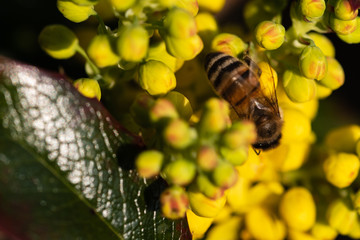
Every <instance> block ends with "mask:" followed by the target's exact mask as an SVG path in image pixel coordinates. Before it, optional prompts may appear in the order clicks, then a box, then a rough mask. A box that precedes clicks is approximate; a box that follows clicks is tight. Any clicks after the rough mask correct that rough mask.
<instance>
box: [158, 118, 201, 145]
mask: <svg viewBox="0 0 360 240" xmlns="http://www.w3.org/2000/svg"><path fill="white" fill-rule="evenodd" d="M163 137H164V140H165V142H166V143H167V144H168V145H170V146H171V147H173V148H176V149H184V148H187V147H188V146H189V145H190V144H191V143H193V141H194V140H195V138H196V132H195V131H194V129H192V128H190V126H189V124H188V123H187V122H185V121H184V120H182V119H173V120H172V121H171V122H170V123H169V124H168V125H167V126H166V127H165V129H164V132H163Z"/></svg>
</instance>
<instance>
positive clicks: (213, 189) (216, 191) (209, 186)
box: [196, 174, 224, 199]
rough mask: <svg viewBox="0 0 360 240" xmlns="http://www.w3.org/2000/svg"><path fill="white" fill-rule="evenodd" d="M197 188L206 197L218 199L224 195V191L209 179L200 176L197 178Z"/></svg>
mask: <svg viewBox="0 0 360 240" xmlns="http://www.w3.org/2000/svg"><path fill="white" fill-rule="evenodd" d="M196 186H197V188H198V189H199V191H200V192H201V193H202V194H204V195H205V196H206V197H208V198H211V199H218V198H220V197H222V196H223V195H224V189H222V188H220V187H217V186H215V185H214V184H213V183H212V182H211V181H210V179H209V178H208V177H206V176H205V175H203V174H200V175H198V176H197V177H196Z"/></svg>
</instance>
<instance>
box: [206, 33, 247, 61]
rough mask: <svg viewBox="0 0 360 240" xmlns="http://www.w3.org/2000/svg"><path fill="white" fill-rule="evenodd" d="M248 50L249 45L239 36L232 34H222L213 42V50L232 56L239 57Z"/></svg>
mask: <svg viewBox="0 0 360 240" xmlns="http://www.w3.org/2000/svg"><path fill="white" fill-rule="evenodd" d="M246 48H247V44H246V43H245V42H244V41H243V40H242V39H241V38H239V37H238V36H236V35H234V34H230V33H220V34H218V35H216V36H215V37H214V39H213V40H212V42H211V49H212V50H213V51H217V52H224V53H227V54H229V55H231V56H234V57H236V56H238V55H239V54H240V53H242V52H243V51H244V50H245V49H246Z"/></svg>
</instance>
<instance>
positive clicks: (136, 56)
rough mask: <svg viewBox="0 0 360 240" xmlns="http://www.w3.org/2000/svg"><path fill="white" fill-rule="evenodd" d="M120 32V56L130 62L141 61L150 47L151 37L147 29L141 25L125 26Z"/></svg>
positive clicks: (118, 42)
mask: <svg viewBox="0 0 360 240" xmlns="http://www.w3.org/2000/svg"><path fill="white" fill-rule="evenodd" d="M119 32H120V34H119V38H118V40H117V50H118V54H119V56H120V57H121V58H122V59H123V60H125V61H129V62H139V61H141V60H142V59H143V58H144V57H145V56H146V54H147V50H148V47H149V35H148V32H147V31H146V29H145V28H144V27H142V26H140V25H137V26H123V27H122V28H121V29H120V30H119Z"/></svg>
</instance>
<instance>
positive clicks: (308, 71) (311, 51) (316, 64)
mask: <svg viewBox="0 0 360 240" xmlns="http://www.w3.org/2000/svg"><path fill="white" fill-rule="evenodd" d="M299 69H300V71H301V73H302V74H303V75H304V76H305V77H306V78H310V79H316V80H321V79H323V78H324V77H325V76H326V73H327V61H326V57H325V55H324V54H323V52H322V51H321V49H320V48H318V47H317V46H314V45H309V46H306V47H305V48H304V49H303V50H302V52H301V55H300V59H299Z"/></svg>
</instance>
